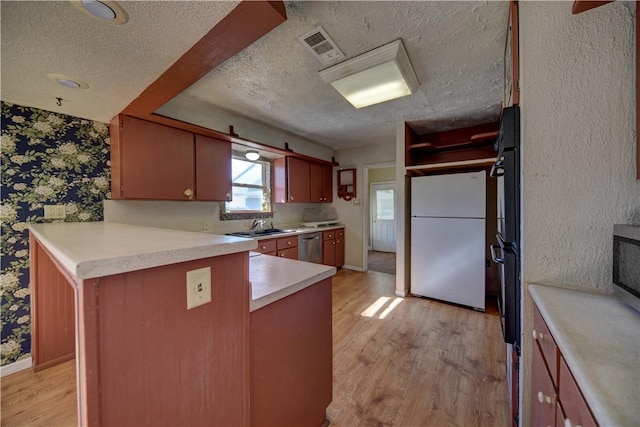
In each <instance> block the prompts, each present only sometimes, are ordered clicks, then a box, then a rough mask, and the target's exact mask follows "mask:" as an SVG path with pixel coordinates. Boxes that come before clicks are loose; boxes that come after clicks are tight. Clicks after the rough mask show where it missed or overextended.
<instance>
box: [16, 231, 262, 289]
mask: <svg viewBox="0 0 640 427" xmlns="http://www.w3.org/2000/svg"><path fill="white" fill-rule="evenodd" d="M29 230H30V232H31V233H32V234H33V235H34V236H35V237H36V238H37V239H38V240H39V241H40V243H42V245H43V246H44V247H45V248H46V249H47V250H48V251H49V252H50V253H51V254H52V255H53V256H54V257H55V258H56V259H57V260H58V262H59V263H60V264H61V265H62V266H63V267H64V268H65V269H66V270H67V271H69V272H70V273H71V274H73V275H74V276H76V277H78V278H79V279H89V278H94V277H103V276H109V275H112V274H119V273H125V272H128V271H136V270H142V269H144V268H151V267H158V266H161V265H167V264H175V263H179V262H185V261H192V260H195V259H202V258H209V257H215V256H220V255H226V254H231V253H236V252H245V251H250V250H252V249H255V248H256V247H257V242H256V241H255V240H253V239H241V238H238V237H232V236H219V235H215V234H206V233H196V232H189V231H178V230H168V229H164V228H153V227H141V226H138V225H129V224H119V223H114V222H66V223H55V224H30V225H29Z"/></svg>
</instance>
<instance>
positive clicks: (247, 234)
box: [226, 228, 289, 237]
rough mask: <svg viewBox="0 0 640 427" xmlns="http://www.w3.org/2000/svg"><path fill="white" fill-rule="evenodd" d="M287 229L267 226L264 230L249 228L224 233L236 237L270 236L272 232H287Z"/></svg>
mask: <svg viewBox="0 0 640 427" xmlns="http://www.w3.org/2000/svg"><path fill="white" fill-rule="evenodd" d="M288 231H289V230H281V229H279V228H267V229H264V230H249V231H236V232H234V233H226V234H227V236H236V237H260V236H270V235H272V234H280V233H287V232H288Z"/></svg>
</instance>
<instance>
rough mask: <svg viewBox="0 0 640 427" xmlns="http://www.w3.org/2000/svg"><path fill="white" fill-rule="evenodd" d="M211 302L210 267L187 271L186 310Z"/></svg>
mask: <svg viewBox="0 0 640 427" xmlns="http://www.w3.org/2000/svg"><path fill="white" fill-rule="evenodd" d="M208 302H211V267H205V268H199V269H197V270H191V271H187V310H191V309H192V308H195V307H198V306H201V305H202V304H206V303H208Z"/></svg>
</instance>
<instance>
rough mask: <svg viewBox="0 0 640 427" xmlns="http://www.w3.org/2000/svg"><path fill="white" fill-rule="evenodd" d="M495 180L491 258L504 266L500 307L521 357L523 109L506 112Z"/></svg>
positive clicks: (509, 337) (507, 339)
mask: <svg viewBox="0 0 640 427" xmlns="http://www.w3.org/2000/svg"><path fill="white" fill-rule="evenodd" d="M495 149H496V151H497V156H496V163H495V164H494V165H493V167H492V168H491V173H490V175H491V177H493V178H496V179H497V180H498V234H497V236H496V239H497V242H496V243H495V244H493V245H491V248H490V249H491V258H492V260H493V261H494V262H495V263H497V264H499V267H500V296H499V298H498V305H499V310H500V321H501V324H502V333H503V336H504V341H505V342H506V343H508V344H513V345H514V346H515V351H516V352H517V353H518V355H519V354H520V348H521V333H520V332H521V329H520V328H521V326H520V298H521V283H520V109H519V107H518V106H517V105H516V106H513V107H508V108H505V109H503V110H502V119H501V121H500V134H499V135H498V139H497V141H496V144H495Z"/></svg>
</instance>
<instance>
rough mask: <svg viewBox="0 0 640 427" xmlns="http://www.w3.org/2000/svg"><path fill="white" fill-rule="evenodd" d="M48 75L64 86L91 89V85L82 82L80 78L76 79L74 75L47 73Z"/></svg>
mask: <svg viewBox="0 0 640 427" xmlns="http://www.w3.org/2000/svg"><path fill="white" fill-rule="evenodd" d="M47 77H48V78H49V79H50V80H53V81H54V82H57V83H59V84H61V85H62V86H64V87H68V88H71V89H89V85H88V84H86V83H85V82H81V81H80V80H76V79H74V78H73V77H69V76H66V75H64V74H47Z"/></svg>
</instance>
